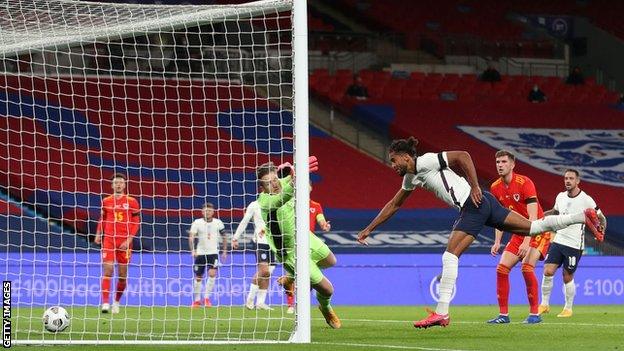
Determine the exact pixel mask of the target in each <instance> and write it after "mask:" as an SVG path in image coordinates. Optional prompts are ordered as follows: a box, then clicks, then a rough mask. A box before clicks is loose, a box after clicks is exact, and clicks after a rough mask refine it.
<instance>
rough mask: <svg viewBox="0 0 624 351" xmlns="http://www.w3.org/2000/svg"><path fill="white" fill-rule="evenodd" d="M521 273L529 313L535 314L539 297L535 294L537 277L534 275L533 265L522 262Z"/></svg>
mask: <svg viewBox="0 0 624 351" xmlns="http://www.w3.org/2000/svg"><path fill="white" fill-rule="evenodd" d="M522 275H523V276H524V282H525V283H526V290H527V297H528V298H529V306H530V310H529V313H531V314H537V308H538V305H539V297H538V295H537V277H536V276H535V271H534V267H533V266H531V265H530V264H528V263H523V264H522Z"/></svg>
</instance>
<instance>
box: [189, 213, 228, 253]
mask: <svg viewBox="0 0 624 351" xmlns="http://www.w3.org/2000/svg"><path fill="white" fill-rule="evenodd" d="M224 229H225V225H223V222H221V220H220V219H217V218H213V219H212V220H211V221H210V222H207V221H206V220H205V219H203V218H198V219H196V220H195V221H194V222H193V224H192V225H191V230H190V232H191V234H193V235H195V237H197V239H198V242H197V247H196V248H195V253H196V254H197V255H215V254H218V253H219V237H220V236H221V235H220V233H221V231H222V230H224Z"/></svg>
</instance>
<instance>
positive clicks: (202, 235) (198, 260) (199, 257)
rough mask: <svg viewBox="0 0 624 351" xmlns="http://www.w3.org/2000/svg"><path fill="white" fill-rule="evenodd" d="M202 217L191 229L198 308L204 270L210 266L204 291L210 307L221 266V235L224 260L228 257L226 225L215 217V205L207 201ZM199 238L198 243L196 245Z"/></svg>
mask: <svg viewBox="0 0 624 351" xmlns="http://www.w3.org/2000/svg"><path fill="white" fill-rule="evenodd" d="M202 216H203V217H202V218H198V219H196V220H195V221H193V224H192V225H191V229H190V230H189V248H190V250H191V253H192V255H193V260H194V262H193V272H194V273H195V279H194V280H193V305H192V306H191V307H192V308H198V307H199V306H200V305H201V302H200V297H201V288H202V281H203V277H204V272H205V271H206V268H208V282H207V283H206V289H205V291H204V306H206V307H210V306H212V303H211V302H210V293H211V292H212V289H213V288H214V285H215V281H216V279H217V268H218V267H219V237H221V239H222V240H223V243H222V255H221V258H222V260H224V261H225V259H226V258H227V236H226V235H225V225H223V222H221V220H220V219H218V218H214V206H213V205H212V204H211V203H209V202H207V203H205V204H204V206H203V207H202ZM195 238H197V245H195Z"/></svg>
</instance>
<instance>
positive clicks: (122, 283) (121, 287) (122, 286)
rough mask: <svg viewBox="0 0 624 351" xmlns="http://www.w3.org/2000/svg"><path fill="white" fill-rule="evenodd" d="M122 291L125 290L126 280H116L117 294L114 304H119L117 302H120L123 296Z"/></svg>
mask: <svg viewBox="0 0 624 351" xmlns="http://www.w3.org/2000/svg"><path fill="white" fill-rule="evenodd" d="M124 290H126V280H125V279H117V292H116V293H115V301H116V302H119V300H121V295H123V292H124Z"/></svg>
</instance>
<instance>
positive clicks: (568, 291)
mask: <svg viewBox="0 0 624 351" xmlns="http://www.w3.org/2000/svg"><path fill="white" fill-rule="evenodd" d="M574 295H576V285H575V284H574V279H572V280H571V281H570V282H569V283H566V284H565V306H563V308H564V309H566V310H571V309H572V304H574Z"/></svg>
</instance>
